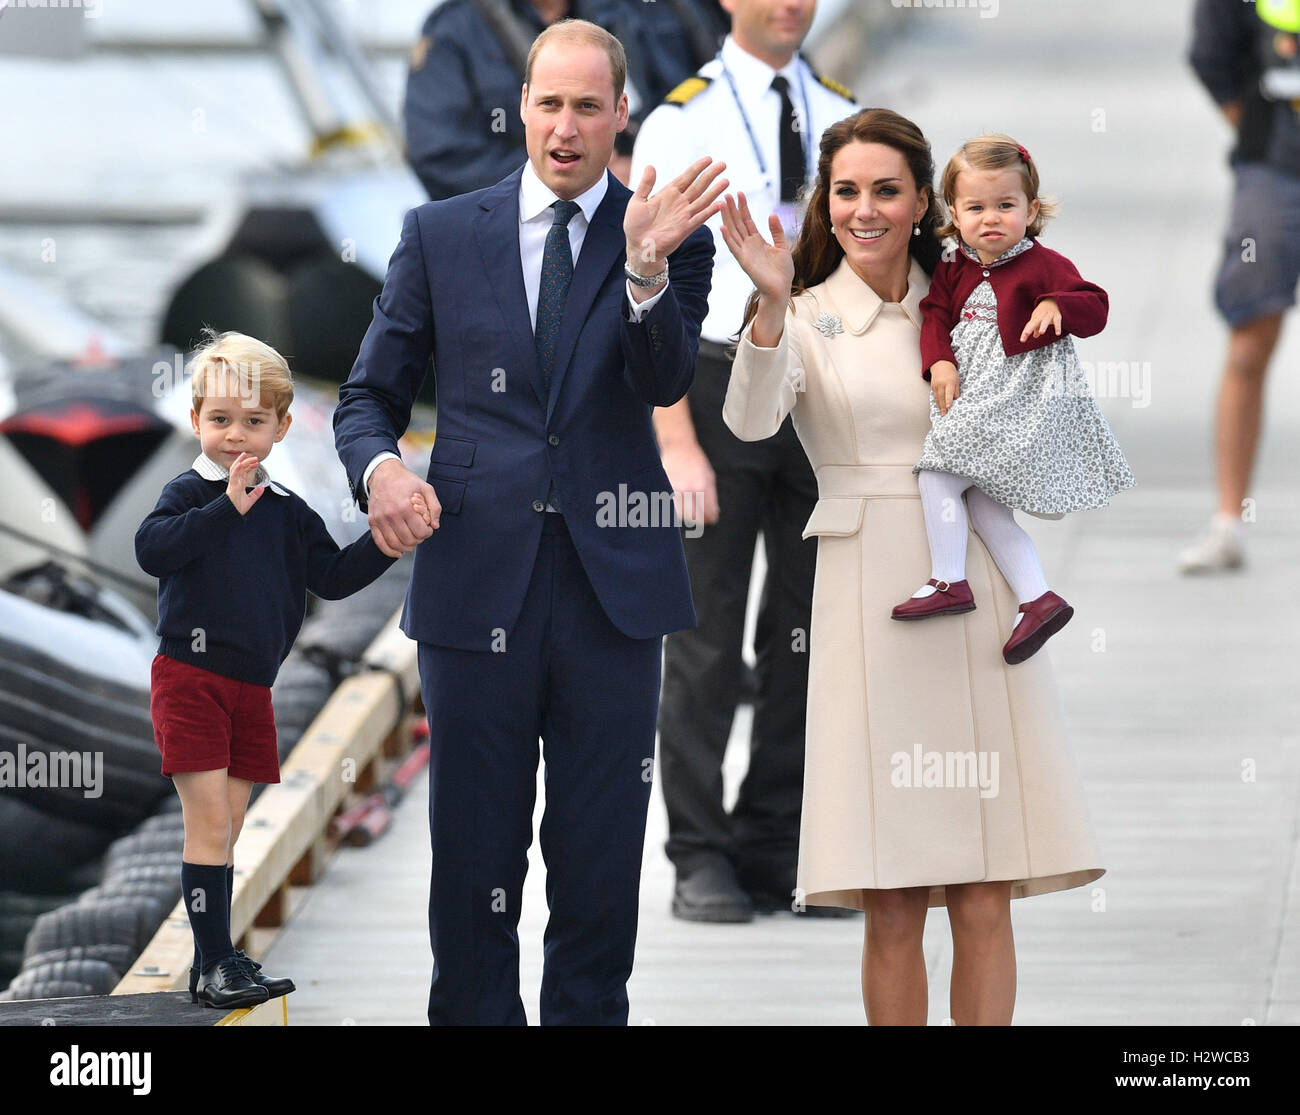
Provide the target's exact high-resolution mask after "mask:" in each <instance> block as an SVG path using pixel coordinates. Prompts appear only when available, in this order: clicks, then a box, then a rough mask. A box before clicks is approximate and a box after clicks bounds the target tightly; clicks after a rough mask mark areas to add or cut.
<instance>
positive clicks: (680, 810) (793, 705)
mask: <svg viewBox="0 0 1300 1115" xmlns="http://www.w3.org/2000/svg"><path fill="white" fill-rule="evenodd" d="M723 7H724V8H726V10H727V11H728V12H730V13H731V33H730V34H729V35H728V36H727V38H726V39H725V41H724V42H723V45H722V48H721V51H720V52H719V53H718V55H717V56H716V57H715V58H713V59H712V60H710V61H709V62H708V63H707V64H706V65H704V66H703V67H701V68H700V70H699V71H698V72H697V73H696V74H695V75H694V76H692V77H690V78H688V79H687V80H686V81H684V82H683V83H682V84H681V85H680V86H679V87H677V88H676V89H674V90H673V91H672V92H671V93H670V94H669V95H668V98H667V100H666V101H665V103H664V104H663V105H661V106H659V107H658V108H656V109H655V110H654V112H652V113H651V114H650V116H649V117H648V118H647V119H646V121H645V123H644V124H643V125H642V126H641V131H640V132H639V133H638V135H637V141H636V148H635V150H634V151H633V156H632V176H633V178H634V179H635V177H636V176H637V175H638V174H640V173H641V171H642V170H643V169H644V167H646V166H647V165H653V166H655V167H658V168H661V169H665V170H666V168H668V167H674V168H681V167H684V166H687V165H688V164H689V163H690V162H691V160H692V159H694V158H696V157H698V156H699V155H701V154H703V153H704V152H705V151H706V150H714V149H716V150H717V151H718V152H719V157H722V158H724V159H725V161H726V163H727V175H728V177H729V178H730V179H731V180H732V182H733V184H734V186H733V188H734V189H736V190H739V191H742V192H743V193H744V194H745V196H746V198H747V199H748V203H749V207H750V210H751V212H753V214H754V219H755V220H756V221H758V222H759V223H760V225H763V226H766V223H767V218H768V215H769V214H771V213H779V214H780V215H781V219H782V222H783V224H785V225H786V226H787V231H788V232H789V233H790V239H791V240H792V241H793V232H794V229H795V227H796V226H797V224H798V219H799V206H800V204H801V200H802V199H801V191H802V190H803V188H804V186H805V184H806V183H807V182H808V181H810V179H811V178H812V176H813V173H814V171H815V163H816V159H817V150H818V141H819V139H820V137H821V134H822V132H823V131H824V130H825V129H826V128H827V127H829V126H830V125H831V124H833V123H835V122H836V121H838V120H841V119H843V118H844V117H846V116H849V115H851V114H852V113H853V112H854V111H855V109H856V108H857V106H856V105H855V104H854V102H853V98H852V96H851V95H850V94H849V91H848V90H847V89H845V88H844V87H843V86H842V85H840V84H839V83H837V82H835V81H832V80H831V79H829V78H822V77H819V76H818V75H817V74H816V73H815V72H814V71H813V70H812V68H811V67H810V66H809V64H808V62H807V61H806V60H805V59H804V58H803V57H802V56H801V55H800V54H799V45H800V44H801V43H802V42H803V39H804V36H805V35H806V34H807V32H808V28H809V26H810V25H811V23H812V18H813V14H814V10H815V0H723ZM712 224H713V225H714V226H715V227H714V234H715V236H717V237H718V254H717V259H716V262H715V264H714V273H713V289H712V292H711V293H710V295H709V313H708V316H707V317H706V318H705V320H704V325H703V329H702V332H701V339H700V358H699V364H698V366H697V368H696V373H695V380H694V382H693V384H692V386H691V390H690V393H689V395H688V397H687V398H686V399H684V400H682V401H681V402H679V403H677V404H675V405H674V406H672V407H667V408H663V409H660V410H657V411H656V412H655V430H656V433H657V434H658V437H659V444H660V448H661V450H662V452H663V460H664V468H665V469H666V470H667V472H668V478H669V480H670V481H671V482H672V485H673V489H674V491H676V492H678V493H685V494H684V495H682V496H680V497H679V498H681V499H683V500H685V502H686V504H687V506H686V507H685V509H684V511H683V515H684V516H685V517H686V518H687V519H690V520H692V521H693V523H694V524H695V529H692V530H690V531H688V532H687V538H686V559H687V564H688V565H689V566H690V571H691V588H692V591H693V593H694V597H695V604H696V610H697V612H698V614H699V617H700V623H699V626H698V627H697V628H694V629H692V630H686V631H679V632H676V633H674V634H672V635H670V636H669V637H668V639H667V641H666V644H665V648H664V693H663V700H662V704H661V706H660V717H659V738H660V749H661V750H660V764H661V768H662V771H663V792H664V801H665V804H666V805H667V809H668V843H667V848H666V851H667V854H668V858H669V859H670V860H672V862H673V865H674V867H675V868H676V870H677V880H676V886H675V889H674V893H673V900H672V909H673V913H674V914H675V915H676V916H678V917H680V918H684V919H687V920H692V921H712V922H742V921H748V920H750V919H751V918H752V917H753V915H754V910H755V907H757V908H758V909H760V910H769V911H770V910H778V909H780V910H790V909H795V910H796V912H804V913H819V914H826V913H827V911H826V910H824V909H814V908H812V907H806V908H802V909H801V904H799V903H797V902H796V900H795V896H794V893H793V891H794V886H795V871H796V859H797V855H798V843H799V813H800V803H801V799H802V796H803V760H804V719H805V717H804V711H805V705H806V701H807V688H808V629H809V616H810V612H811V608H812V585H813V567H814V564H815V562H816V556H817V544H816V542H815V541H804V540H803V538H802V531H803V527H804V524H805V523H806V522H807V521H808V517H809V515H811V514H812V509H813V506H814V505H815V504H816V502H817V481H816V478H815V477H814V475H813V472H812V469H811V468H810V467H809V465H808V458H807V456H806V455H805V454H804V451H803V447H802V446H801V445H800V444H799V439H798V438H797V437H796V436H795V432H794V428H793V426H792V425H791V423H790V420H789V419H786V421H785V422H784V423H783V425H782V427H781V430H780V432H779V433H778V434H777V436H776V437H773V438H771V439H769V440H766V441H761V442H752V443H748V442H742V441H740V440H739V439H738V438H737V437H736V436H735V435H734V434H733V433H732V432H731V431H730V430H728V429H727V428H726V426H725V425H724V424H723V421H722V401H723V398H724V396H725V395H726V391H727V383H728V380H729V378H730V375H731V357H730V349H729V347H728V342H729V340H730V338H731V337H732V336H733V335H734V334H736V333H737V332H738V331H739V328H740V324H741V318H742V316H743V314H744V310H745V300H746V299H747V298H748V297H749V294H750V291H751V290H752V289H753V284H752V283H751V282H750V281H749V278H748V276H747V275H746V274H745V273H744V271H743V270H742V269H741V267H740V265H739V264H738V263H737V262H736V260H735V257H734V256H733V255H732V254H731V252H730V251H728V250H726V249H725V246H724V245H723V244H722V240H721V222H720V220H719V221H714V222H712ZM693 493H698V495H693ZM700 528H702V529H700ZM760 533H761V534H762V537H763V540H764V551H765V555H766V558H767V579H766V582H765V585H764V590H763V599H762V603H761V605H760V608H759V614H758V617H757V627H756V632H755V651H756V656H757V660H758V670H757V672H758V675H759V693H758V695H757V697H756V699H755V702H754V722H753V730H752V736H751V745H750V757H749V769H748V771H747V773H746V775H745V780H744V783H743V785H742V786H741V788H740V795H739V798H738V800H737V802H736V806H735V809H734V810H733V811H732V812H731V814H730V815H728V814H727V812H726V811H725V810H724V808H723V798H722V789H723V786H722V758H723V753H724V752H725V750H726V746H727V739H728V737H729V735H730V733H731V725H732V719H733V717H734V714H735V709H736V705H737V702H738V700H739V699H740V696H741V691H742V680H743V660H742V657H741V648H742V640H743V634H744V630H745V612H746V602H747V599H748V595H749V582H750V570H751V566H752V564H753V558H754V548H755V543H756V541H757V539H758V537H759V535H760Z"/></svg>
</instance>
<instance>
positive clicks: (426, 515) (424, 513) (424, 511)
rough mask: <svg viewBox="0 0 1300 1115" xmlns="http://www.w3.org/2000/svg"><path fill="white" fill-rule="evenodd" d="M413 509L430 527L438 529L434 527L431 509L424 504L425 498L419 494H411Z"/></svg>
mask: <svg viewBox="0 0 1300 1115" xmlns="http://www.w3.org/2000/svg"><path fill="white" fill-rule="evenodd" d="M411 508H412V510H414V511H415V513H416V514H417V515H419V516H420V518H422V519H423V520H424V521H425V522H426V523H428V524H429V526H430V527H433V529H435V530H436V529H437V527H436V526H434V522H433V515H432V514H430V512H429V508H428V506H427V505H426V504H425V502H424V497H423V496H421V495H420V493H419V492H412V493H411Z"/></svg>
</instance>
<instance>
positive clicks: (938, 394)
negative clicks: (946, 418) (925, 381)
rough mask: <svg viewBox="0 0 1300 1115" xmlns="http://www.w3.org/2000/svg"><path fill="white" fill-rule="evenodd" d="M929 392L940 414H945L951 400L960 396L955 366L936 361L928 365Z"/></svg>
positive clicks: (950, 363) (943, 361) (949, 362)
mask: <svg viewBox="0 0 1300 1115" xmlns="http://www.w3.org/2000/svg"><path fill="white" fill-rule="evenodd" d="M930 391H931V392H932V393H933V395H934V405H935V406H937V407H938V408H939V413H940V414H947V413H948V410H949V408H950V407H951V406H952V404H953V400H954V399H956V398H957V396H958V395H960V394H961V383H960V380H959V379H958V377H957V365H956V364H954V363H953V362H952V361H951V360H936V361H935V362H934V363H933V364H931V365H930Z"/></svg>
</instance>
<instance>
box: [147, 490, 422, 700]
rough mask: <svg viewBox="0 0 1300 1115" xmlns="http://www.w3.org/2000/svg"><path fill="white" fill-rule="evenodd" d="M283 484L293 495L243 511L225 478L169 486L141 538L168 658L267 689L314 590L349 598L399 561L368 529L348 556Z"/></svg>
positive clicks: (274, 496)
mask: <svg viewBox="0 0 1300 1115" xmlns="http://www.w3.org/2000/svg"><path fill="white" fill-rule="evenodd" d="M279 486H280V487H281V488H282V489H283V490H284V491H285V492H286V493H287V494H286V495H279V494H278V493H275V492H272V491H271V490H270V489H269V488H268V489H267V490H266V491H264V492H263V494H262V497H261V498H260V499H259V500H258V501H257V502H256V503H255V504H253V506H252V507H250V508H249V509H248V512H247V514H245V515H240V513H239V510H238V508H236V507H235V505H234V504H233V503H231V502H230V497H229V496H228V495H226V481H225V480H205V479H204V478H203V477H202V476H200V475H199V474H198V473H197V472H195V471H194V469H190V470H189V471H188V472H184V473H182V474H181V475H180V476H178V477H176V478H175V479H174V480H172V481H170V482H169V483H168V484H167V486H166V487H165V488H163V491H162V495H161V496H160V497H159V498H158V506H157V507H155V508H154V509H153V511H152V512H151V513H150V514H149V517H148V518H147V519H145V521H144V522H143V523H141V524H140V529H139V530H137V531H136V534H135V556H136V560H137V561H138V562H139V563H140V568H141V569H143V570H144V571H145V572H146V573H149V574H150V575H152V576H154V577H157V578H158V634H159V636H160V637H161V642H160V643H159V645H158V652H159V653H160V654H165V655H166V656H167V657H168V658H175V659H179V660H180V661H182V662H189V663H192V664H193V665H195V666H200V667H202V668H203V669H205V670H211V671H212V672H213V673H215V674H222V675H224V676H225V677H231V678H237V679H238V680H240V681H247V682H251V683H252V684H254V685H267V686H269V685H271V684H272V683H273V682H274V681H275V676H276V673H277V672H278V671H279V669H280V663H281V662H283V661H284V659H285V656H286V655H287V654H288V653H289V649H290V648H291V647H292V646H293V641H294V639H296V638H297V636H298V630H299V628H301V627H302V621H303V616H304V615H305V614H306V611H307V592H308V590H310V591H311V592H313V593H315V594H316V595H317V596H320V597H323V598H324V599H326V600H338V599H340V598H342V597H344V596H350V595H351V594H352V593H354V592H357V591H358V590H359V589H363V588H365V586H366V585H368V584H370V583H371V581H373V580H375V578H377V577H378V576H379V575H380V574H381V573H383V572H384V570H385V569H387V568H388V567H389V566H390V565H392V564H393V562H394V561H396V560H397V559H396V558H390V557H388V556H386V555H385V554H384V553H383V552H382V551H381V550H380V549H379V547H378V546H376V545H375V542H374V539H373V538H372V537H371V535H370V532H369V531H367V532H366V534H365V536H364V537H362V538H359V539H358V540H357V541H355V542H353V543H352V544H351V545H349V546H345V547H344V548H343V549H341V550H340V549H339V547H338V545H337V544H336V543H335V541H334V539H333V538H331V537H330V534H329V531H328V530H326V529H325V523H324V521H323V520H322V519H321V517H320V516H319V515H318V514H316V512H315V511H313V510H312V509H311V508H310V507H309V506H308V505H307V503H306V502H305V501H304V500H303V499H302V497H301V496H298V495H296V494H295V493H293V492H290V491H289V490H288V489H287V488H283V485H279ZM200 631H201V632H202V638H201V639H200V637H199V632H200ZM196 647H198V648H201V649H195V648H196Z"/></svg>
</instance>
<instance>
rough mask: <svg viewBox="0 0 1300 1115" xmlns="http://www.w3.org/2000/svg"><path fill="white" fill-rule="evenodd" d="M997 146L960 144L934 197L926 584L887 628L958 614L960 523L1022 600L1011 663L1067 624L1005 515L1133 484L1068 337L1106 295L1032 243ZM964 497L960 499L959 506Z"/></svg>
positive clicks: (1015, 166) (927, 361)
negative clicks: (937, 214) (939, 214)
mask: <svg viewBox="0 0 1300 1115" xmlns="http://www.w3.org/2000/svg"><path fill="white" fill-rule="evenodd" d="M1038 185H1039V182H1038V169H1037V167H1036V166H1035V165H1034V161H1033V159H1031V158H1030V156H1029V152H1028V151H1026V150H1025V149H1024V147H1022V146H1020V145H1019V144H1018V143H1016V141H1015V140H1013V139H1011V138H1010V137H1009V136H1004V135H988V136H980V137H978V138H977V139H973V140H971V141H969V142H968V143H965V144H963V145H962V146H961V148H960V149H959V150H958V151H957V153H956V154H955V155H954V156H953V157H952V158H951V159H950V160H949V161H948V165H947V167H945V168H944V172H943V179H942V182H941V186H940V189H941V191H942V193H943V198H944V201H945V202H946V204H947V206H948V209H949V212H950V214H951V220H950V222H949V224H948V225H947V226H946V227H945V228H943V229H941V230H940V236H956V237H957V238H958V241H957V249H956V252H955V253H953V252H952V251H951V250H950V251H948V252H946V253H945V257H944V262H941V263H940V264H939V266H938V267H937V268H936V269H935V273H934V277H933V279H932V280H931V284H930V292H929V294H928V295H927V296H926V297H925V299H924V300H923V301H922V303H921V312H922V315H923V325H922V328H921V358H922V367H923V368H924V369H925V370H924V372H923V374H924V375H925V377H926V378H927V379H929V380H930V384H931V389H932V398H931V401H930V419H931V428H930V432H929V433H928V434H927V435H926V438H925V445H924V448H923V449H922V453H921V460H920V461H919V462H918V463H917V465H916V466H915V468H914V469H913V470H912V471H913V472H914V473H916V474H917V482H918V484H919V486H920V490H921V505H922V509H923V510H924V513H925V527H926V534H927V537H928V538H929V543H930V561H931V578H930V581H929V582H928V583H927V584H925V585H923V586H922V587H921V588H920V589H919V590H918V591H917V592H915V593H913V594H912V596H911V597H910V598H909V599H908V600H906V601H904V602H903V603H902V604H899V605H898V606H897V607H896V608H894V610H893V613H892V614H893V618H894V619H902V620H912V619H926V618H928V617H930V616H937V615H950V614H953V613H958V612H969V611H971V610H972V609H973V608H974V607H975V601H974V598H973V596H972V594H971V590H970V586H969V585H968V584H967V582H966V579H965V577H966V544H967V531H968V522H967V512H968V510H969V520H970V524H971V525H973V526H974V528H975V530H976V531H977V532H978V534H979V536H980V538H981V539H982V540H983V541H984V545H985V546H986V547H987V549H988V551H989V556H990V557H992V559H993V560H994V562H996V563H997V566H998V568H999V569H1000V570H1001V571H1002V575H1003V576H1004V577H1006V579H1007V582H1008V584H1010V586H1011V588H1012V591H1014V592H1015V594H1016V597H1017V599H1018V600H1019V601H1020V614H1019V615H1018V616H1017V617H1016V623H1015V625H1014V627H1013V630H1012V632H1011V635H1010V638H1009V639H1008V640H1007V643H1006V645H1005V646H1004V647H1003V648H1002V655H1003V658H1004V659H1005V660H1006V661H1007V662H1010V663H1015V662H1023V661H1024V660H1025V659H1026V658H1028V657H1030V655H1032V654H1034V653H1036V652H1037V651H1038V649H1039V648H1040V647H1041V646H1042V645H1043V644H1044V643H1045V642H1046V641H1047V640H1048V639H1049V638H1050V637H1051V636H1052V635H1054V634H1055V633H1056V632H1057V631H1059V630H1060V629H1061V628H1062V627H1064V626H1065V624H1066V623H1067V622H1068V621H1069V619H1070V617H1071V616H1072V615H1073V614H1074V609H1073V608H1071V607H1070V605H1069V604H1067V603H1066V602H1065V601H1064V600H1063V599H1062V598H1061V597H1060V596H1058V595H1057V594H1056V593H1054V592H1052V591H1051V590H1049V589H1048V587H1047V582H1046V580H1045V579H1044V577H1043V569H1042V566H1041V564H1040V563H1039V560H1038V553H1037V551H1036V550H1035V548H1034V544H1033V542H1032V541H1031V540H1030V538H1029V535H1027V534H1026V533H1025V532H1024V530H1022V529H1021V528H1020V527H1019V526H1018V525H1017V523H1016V521H1015V517H1014V516H1013V514H1012V508H1020V509H1021V510H1022V511H1027V512H1029V513H1030V514H1031V515H1037V516H1040V517H1043V518H1060V517H1061V516H1062V515H1064V514H1065V513H1066V512H1070V511H1083V510H1085V509H1088V508H1093V507H1104V506H1106V504H1108V503H1109V502H1110V496H1111V495H1112V493H1114V492H1118V491H1121V490H1123V489H1125V488H1129V487H1132V486H1133V483H1134V480H1133V474H1132V472H1131V471H1130V470H1129V466H1128V462H1127V461H1126V460H1125V459H1124V454H1123V453H1122V452H1121V451H1120V448H1119V445H1118V443H1117V442H1116V441H1115V437H1114V435H1113V434H1112V433H1111V429H1110V426H1109V424H1108V423H1107V422H1106V418H1105V416H1104V415H1103V414H1102V413H1101V410H1100V408H1099V407H1098V406H1097V403H1096V400H1095V399H1094V398H1093V396H1092V392H1091V391H1090V389H1089V387H1088V383H1087V380H1086V379H1085V377H1084V374H1083V370H1082V368H1081V367H1080V364H1079V359H1078V356H1077V354H1076V353H1075V350H1074V342H1073V341H1072V339H1071V336H1072V335H1074V336H1079V337H1091V336H1092V335H1093V334H1095V333H1099V332H1101V330H1102V328H1103V327H1104V326H1105V324H1106V313H1107V308H1108V301H1107V297H1106V292H1105V291H1104V290H1102V289H1101V287H1099V286H1097V285H1095V284H1094V283H1090V282H1087V281H1086V280H1085V279H1083V278H1082V277H1081V276H1080V275H1079V272H1078V271H1077V270H1076V268H1075V266H1074V264H1072V263H1071V262H1070V261H1069V260H1068V259H1066V258H1065V257H1064V256H1062V255H1060V254H1059V253H1057V252H1053V251H1052V250H1051V249H1050V248H1044V247H1043V246H1042V245H1041V244H1039V243H1038V241H1037V237H1038V235H1039V233H1040V232H1041V231H1042V228H1043V225H1044V223H1045V222H1046V220H1047V219H1048V218H1049V217H1050V216H1051V215H1052V214H1053V212H1054V211H1055V206H1054V205H1053V204H1052V203H1051V202H1049V201H1044V200H1042V199H1040V197H1039V194H1038ZM963 493H965V497H966V498H965V500H964V501H963V499H962V494H963Z"/></svg>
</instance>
